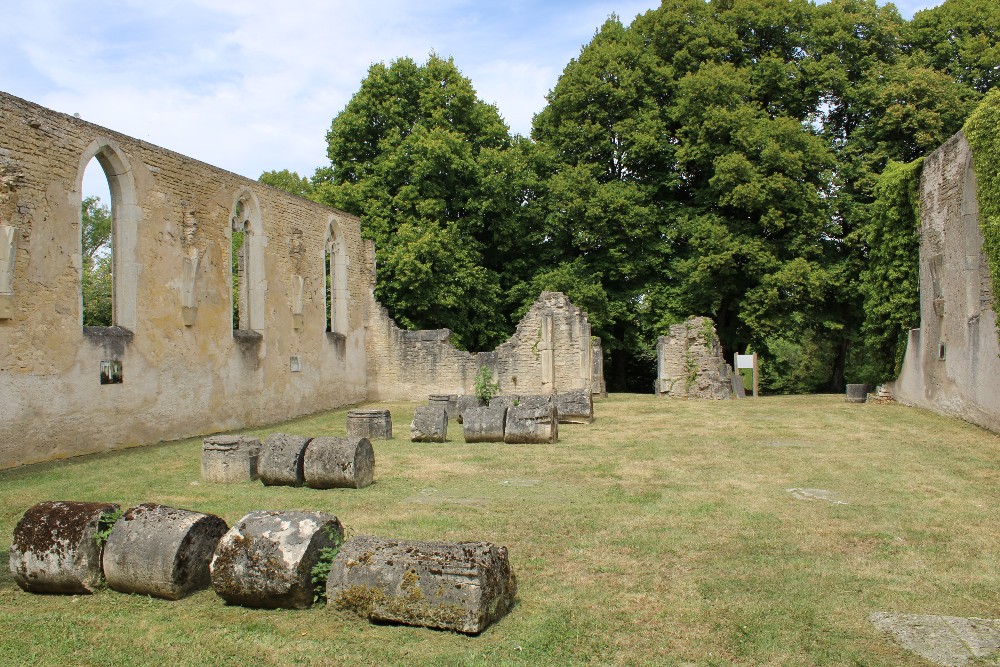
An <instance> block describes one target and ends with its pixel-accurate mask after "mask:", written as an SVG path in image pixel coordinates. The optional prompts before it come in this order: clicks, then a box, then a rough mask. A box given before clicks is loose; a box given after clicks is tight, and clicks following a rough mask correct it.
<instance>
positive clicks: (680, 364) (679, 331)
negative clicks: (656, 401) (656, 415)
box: [656, 317, 733, 400]
mask: <svg viewBox="0 0 1000 667" xmlns="http://www.w3.org/2000/svg"><path fill="white" fill-rule="evenodd" d="M656 357H657V378H656V393H657V395H658V396H669V397H674V398H678V397H679V398H707V399H716V400H720V399H728V398H731V397H732V390H733V386H732V385H733V383H732V376H733V369H732V366H730V365H729V364H728V363H726V360H725V358H724V357H723V354H722V345H721V344H720V343H719V337H718V336H717V335H716V333H715V324H714V323H713V322H712V320H711V319H709V318H707V317H692V318H691V319H689V320H687V321H686V322H681V323H680V324H674V325H672V326H671V327H670V333H669V334H667V335H666V336H660V338H659V340H658V341H657V346H656Z"/></svg>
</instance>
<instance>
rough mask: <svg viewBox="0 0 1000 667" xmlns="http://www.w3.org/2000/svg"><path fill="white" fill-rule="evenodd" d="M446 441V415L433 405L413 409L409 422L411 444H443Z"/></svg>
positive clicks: (442, 410) (440, 408)
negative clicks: (411, 419) (411, 418)
mask: <svg viewBox="0 0 1000 667" xmlns="http://www.w3.org/2000/svg"><path fill="white" fill-rule="evenodd" d="M447 439H448V413H447V412H446V411H445V409H444V408H442V407H438V406H435V405H422V406H419V407H417V408H416V409H414V411H413V421H412V422H410V440H412V441H413V442H444V441H445V440H447Z"/></svg>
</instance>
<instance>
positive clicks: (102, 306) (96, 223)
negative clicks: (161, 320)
mask: <svg viewBox="0 0 1000 667" xmlns="http://www.w3.org/2000/svg"><path fill="white" fill-rule="evenodd" d="M80 212H81V221H82V223H83V224H82V232H81V248H82V257H83V275H82V286H81V287H82V293H83V325H84V326H88V327H109V326H111V325H112V303H111V290H112V273H111V271H112V252H111V240H112V239H111V209H109V208H108V207H107V206H105V205H104V204H102V203H101V198H100V197H86V198H84V200H83V202H82V203H81V205H80Z"/></svg>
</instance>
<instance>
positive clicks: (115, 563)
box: [104, 503, 228, 600]
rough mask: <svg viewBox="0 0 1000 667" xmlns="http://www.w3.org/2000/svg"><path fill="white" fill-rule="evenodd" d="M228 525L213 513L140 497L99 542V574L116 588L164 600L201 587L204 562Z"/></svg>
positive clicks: (207, 579) (205, 568) (204, 577)
mask: <svg viewBox="0 0 1000 667" xmlns="http://www.w3.org/2000/svg"><path fill="white" fill-rule="evenodd" d="M227 528H228V526H227V525H226V522H225V521H223V520H222V519H221V518H219V517H217V516H215V515H213V514H202V513H201V512H192V511H189V510H182V509H176V508H174V507H166V506H165V505H156V504H154V503H146V504H143V505H138V506H136V507H133V508H131V509H130V510H128V511H127V512H125V514H124V516H122V518H121V519H119V520H118V523H116V524H115V527H114V529H113V530H112V531H111V535H110V536H109V537H108V543H107V544H106V545H105V547H104V576H105V577H107V580H108V586H109V587H110V588H112V589H113V590H116V591H118V592H120V593H138V594H139V595H151V596H153V597H157V598H165V599H167V600H179V599H180V598H182V597H184V596H186V595H189V594H191V593H194V592H195V591H198V590H201V589H202V588H207V587H208V584H209V582H210V581H211V579H210V577H209V571H208V562H209V560H210V559H211V558H212V552H213V551H215V545H216V544H218V543H219V538H221V537H222V536H223V534H225V532H226V530H227Z"/></svg>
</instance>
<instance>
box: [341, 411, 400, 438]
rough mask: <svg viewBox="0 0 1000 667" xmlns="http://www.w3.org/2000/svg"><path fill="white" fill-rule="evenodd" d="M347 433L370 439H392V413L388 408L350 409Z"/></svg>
mask: <svg viewBox="0 0 1000 667" xmlns="http://www.w3.org/2000/svg"><path fill="white" fill-rule="evenodd" d="M347 435H348V436H349V437H352V438H368V439H369V440H392V415H390V414H389V411H388V410H349V411H348V412H347Z"/></svg>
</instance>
